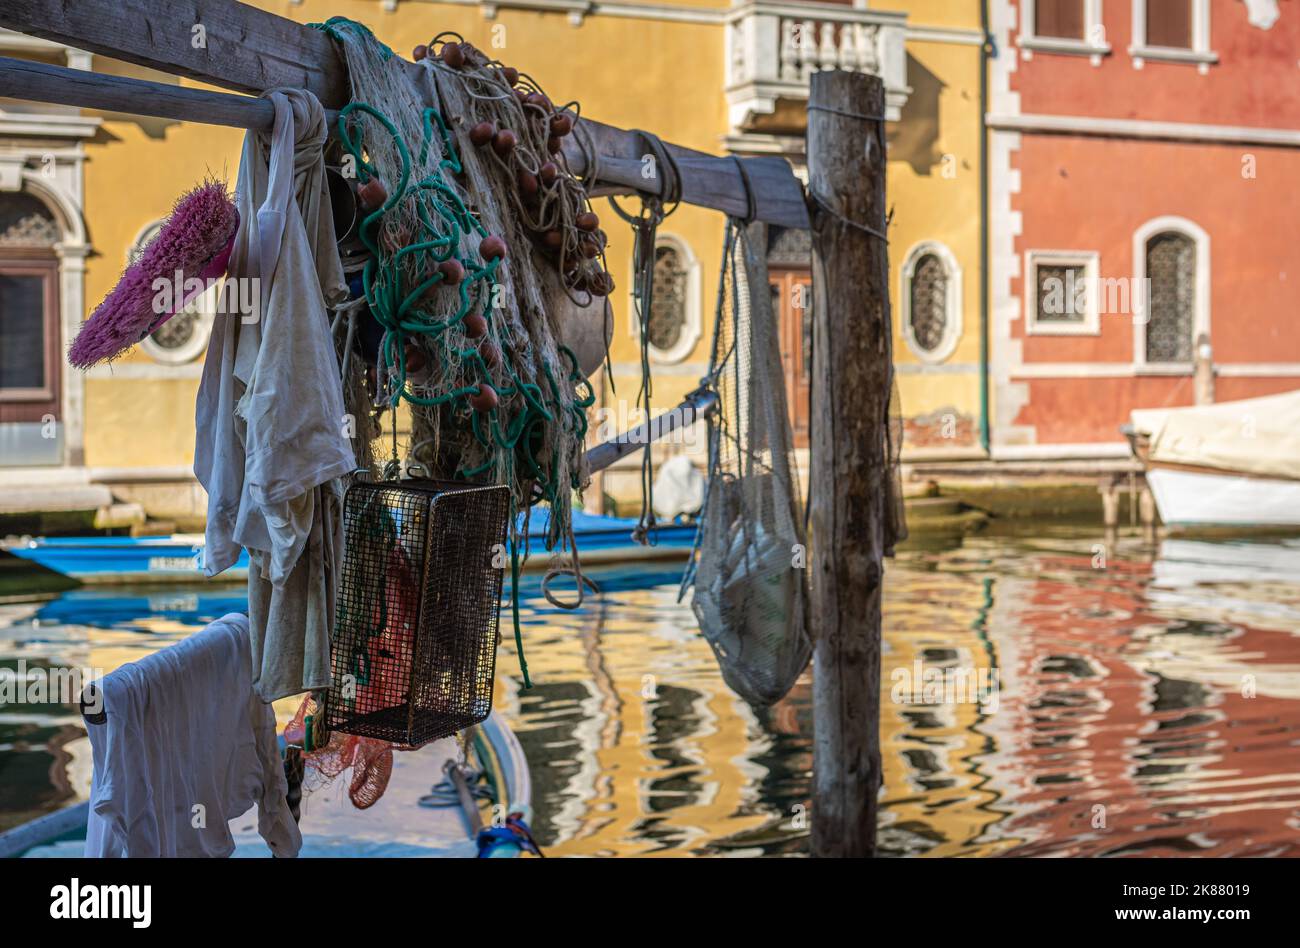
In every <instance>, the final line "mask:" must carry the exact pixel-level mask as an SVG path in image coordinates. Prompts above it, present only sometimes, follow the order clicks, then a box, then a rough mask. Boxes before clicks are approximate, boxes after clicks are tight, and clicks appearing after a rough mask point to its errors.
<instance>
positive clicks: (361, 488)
mask: <svg viewBox="0 0 1300 948" xmlns="http://www.w3.org/2000/svg"><path fill="white" fill-rule="evenodd" d="M384 491H407V492H410V493H414V494H417V495H419V498H420V500H419V504H418V509H422V510H423V511H424V513H425V523H424V525H423V527H422V529H423V536H422V537H421V538H420V544H419V546H420V550H419V555H420V562H419V564H418V569H417V574H416V588H417V589H418V605H417V607H416V613H415V621H414V632H413V641H412V644H411V654H410V657H409V659H407V661H406V662H405V668H404V675H403V678H404V679H405V684H406V688H407V691H406V694H407V700H406V709H405V711H406V714H405V726H404V728H403V729H402V731H403V733H401V734H399V733H398V728H397V727H395V726H393V725H389V724H372V723H363V721H364V719H365V718H367V717H371V716H373V715H376V714H380V713H382V711H383V710H384V709H375V710H372V711H369V712H365V713H357V712H356V711H351V712H349V711H346V710H345V709H344V707H343V706H342V702H341V701H340V700H339V699H337V698H335V696H334V695H335V693H334V692H333V691H331V692H330V693H329V694H328V695H327V698H326V715H325V717H326V721H327V723H328V727H329V729H330V730H336V731H340V732H341V733H345V734H357V735H359V736H364V737H371V738H377V739H381V740H387V741H390V742H391V743H393V744H395V745H398V746H405V747H418V746H422V745H424V744H427V743H429V742H430V741H434V740H438V739H440V738H443V737H448V736H450V735H452V734H455V733H457V732H458V731H460V730H462V729H464V728H465V727H470V726H472V725H473V724H477V723H478V722H479V721H482V720H483V719H484V718H486V717H487V714H488V713H490V711H491V707H492V700H493V697H494V691H495V677H496V651H497V630H498V628H499V624H500V607H501V591H502V585H503V582H504V576H503V574H504V570H503V569H500V568H496V567H493V568H492V569H491V574H492V579H491V580H490V581H489V582H488V583H487V584H486V585H487V587H488V588H487V590H486V591H487V592H489V593H490V595H491V597H492V606H491V618H490V619H489V620H488V621H487V628H486V629H483V630H482V637H483V638H484V639H485V640H487V641H490V643H491V644H490V646H489V645H487V644H486V642H485V643H484V644H482V645H480V646H477V647H476V650H477V651H478V652H479V653H480V657H481V658H483V659H484V660H485V661H486V663H487V667H486V673H485V675H484V677H485V679H486V708H487V711H486V712H485V713H483V714H482V715H478V714H477V712H475V711H467V712H465V713H464V714H462V715H459V716H455V715H450V714H449V715H448V716H447V719H446V720H445V721H443V722H442V723H441V724H440V725H438V726H434V727H430V726H428V725H427V723H422V722H421V721H420V720H419V718H420V716H421V715H422V714H423V713H427V712H426V711H424V710H422V706H421V703H420V701H419V700H418V697H417V695H418V692H419V688H418V685H419V676H420V674H421V672H422V671H423V670H424V666H425V665H428V664H429V661H428V659H429V656H428V654H427V652H428V649H429V648H430V647H432V646H431V644H430V643H431V641H432V639H433V638H434V632H433V629H432V628H426V622H427V621H428V620H429V618H430V607H431V606H432V605H433V603H432V602H431V599H433V598H436V595H435V593H436V590H435V588H434V585H433V580H434V579H435V578H436V577H431V570H432V569H433V568H434V566H435V562H434V561H435V559H437V557H436V555H435V553H436V543H437V541H438V539H439V532H438V531H437V530H435V529H434V526H435V523H437V519H436V518H437V510H438V506H439V503H440V502H441V501H445V500H447V499H449V498H451V497H453V496H454V497H457V498H462V499H463V498H464V497H465V496H466V495H469V494H485V493H491V494H496V495H497V498H498V499H497V502H498V503H500V505H501V512H502V514H503V515H502V516H501V517H500V524H499V529H498V531H497V532H496V534H495V535H494V536H493V537H491V538H490V540H489V543H490V544H502V545H504V543H505V542H506V535H507V528H508V524H509V489H508V488H507V487H505V486H502V485H478V484H466V483H462V482H456V481H441V480H434V479H410V480H381V481H372V480H368V479H367V480H358V481H356V482H355V483H353V484H352V485H351V486H349V488H348V490H347V493H346V495H345V497H344V505H343V506H344V516H343V520H344V531H345V537H346V536H347V530H348V527H349V525H350V523H351V521H350V519H349V515H348V510H349V505H350V503H356V502H360V503H365V502H366V500H361V499H359V498H358V496H357V494H356V493H355V492H361V493H366V494H369V495H370V496H371V498H375V497H381V496H382V493H381V492H384ZM367 499H369V498H367ZM396 506H397V505H396V504H392V503H390V504H389V509H394V508H395V507H396ZM397 543H400V541H398V540H395V545H396V544H397ZM349 555H359V554H358V553H357V552H356V551H355V550H353V549H349V548H345V550H344V554H343V563H342V564H341V568H340V574H341V577H342V579H341V581H342V582H347V581H348V578H349V575H350V571H349V569H348V565H349V564H348V558H349ZM356 568H358V569H360V568H362V567H356ZM378 595H380V596H384V595H386V590H383V589H381V590H380V591H379V593H378ZM341 598H342V596H340V599H341ZM344 621H347V622H349V623H356V622H357V621H358V620H357V619H356V618H355V617H349V618H348V619H347V620H336V628H335V630H334V635H333V636H332V637H331V655H330V664H331V668H332V670H333V671H334V674H335V677H336V682H335V685H336V687H337V676H338V675H339V673H340V671H341V670H343V669H346V668H348V667H350V665H349V662H350V659H347V660H345V661H344V662H343V663H342V664H340V655H339V654H336V652H335V649H336V647H339V648H341V647H343V645H344V642H345V641H348V642H352V641H354V640H355V634H354V633H349V634H348V635H347V637H346V639H345V638H344V636H343V635H342V634H341V627H342V625H343V623H344ZM422 655H423V656H424V661H423V662H422V661H421V656H422ZM481 697H483V696H482V695H474V696H473V697H472V698H471V701H472V702H473V703H475V704H477V703H478V701H477V699H478V698H481ZM394 707H395V706H394ZM451 724H454V725H455V726H450V725H451Z"/></svg>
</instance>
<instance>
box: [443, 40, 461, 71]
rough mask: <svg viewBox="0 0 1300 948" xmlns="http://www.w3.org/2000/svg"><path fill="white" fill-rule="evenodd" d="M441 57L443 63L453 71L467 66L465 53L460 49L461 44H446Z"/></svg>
mask: <svg viewBox="0 0 1300 948" xmlns="http://www.w3.org/2000/svg"><path fill="white" fill-rule="evenodd" d="M441 55H442V61H443V62H444V63H446V64H447V65H448V66H450V67H451V68H452V69H459V68H460V67H461V66H463V65H465V51H464V50H463V49H461V48H460V44H459V43H444V44H443V47H442V54H441Z"/></svg>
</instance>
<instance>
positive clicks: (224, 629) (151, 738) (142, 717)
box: [86, 613, 302, 858]
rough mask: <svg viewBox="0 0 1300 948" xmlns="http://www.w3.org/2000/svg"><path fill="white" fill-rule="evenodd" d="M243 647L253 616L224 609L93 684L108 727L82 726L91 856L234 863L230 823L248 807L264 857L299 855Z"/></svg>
mask: <svg viewBox="0 0 1300 948" xmlns="http://www.w3.org/2000/svg"><path fill="white" fill-rule="evenodd" d="M248 648H249V646H248V619H247V617H245V616H243V615H240V614H239V613H231V614H230V615H227V616H224V617H222V618H220V619H218V620H217V621H216V622H213V623H212V624H211V625H209V626H208V627H207V628H206V629H204V630H203V631H202V632H198V633H196V634H194V635H192V636H190V637H189V638H187V639H184V640H182V641H181V642H180V643H178V644H176V645H173V646H171V647H170V648H166V649H163V650H162V651H160V652H156V653H154V654H153V655H150V656H149V657H148V658H144V659H142V660H140V661H138V662H133V663H131V664H129V665H123V666H122V667H121V668H119V669H118V670H117V671H115V672H113V673H111V674H109V675H106V676H105V677H104V678H103V679H102V680H101V681H100V682H99V686H100V689H101V691H102V696H103V710H104V712H105V713H106V716H107V720H105V721H104V723H102V724H87V726H86V727H87V730H88V731H89V734H90V746H91V750H92V758H93V762H94V773H93V775H92V778H91V786H90V816H89V818H88V820H87V823H86V856H87V857H92V858H95V857H114V856H132V857H136V856H216V857H225V856H229V855H230V854H231V853H232V852H233V851H234V849H235V842H234V840H233V839H232V838H231V834H230V828H229V826H228V825H227V824H228V822H229V821H230V820H232V819H235V818H236V817H239V816H242V815H243V814H245V813H247V812H248V810H249V809H251V808H252V807H253V806H254V805H256V806H257V810H258V814H257V828H258V832H259V833H261V835H262V838H263V839H264V840H266V842H267V845H269V846H270V847H271V851H272V852H273V853H275V854H276V855H277V856H282V857H288V856H296V855H298V850H299V849H300V848H301V847H302V835H301V834H300V833H299V831H298V824H297V823H296V822H295V821H294V818H293V814H292V813H291V812H290V810H289V805H288V803H287V801H286V799H285V794H286V793H287V792H288V785H287V782H286V781H285V777H284V766H283V764H282V763H281V760H280V750H279V746H278V744H277V742H276V730H275V714H274V713H273V712H272V711H271V706H270V705H269V704H266V703H265V702H263V701H262V700H261V699H260V698H258V697H257V695H256V694H254V693H253V688H252V681H251V680H250V676H249V663H248ZM196 824H198V825H196Z"/></svg>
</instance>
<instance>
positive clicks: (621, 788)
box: [0, 527, 1300, 856]
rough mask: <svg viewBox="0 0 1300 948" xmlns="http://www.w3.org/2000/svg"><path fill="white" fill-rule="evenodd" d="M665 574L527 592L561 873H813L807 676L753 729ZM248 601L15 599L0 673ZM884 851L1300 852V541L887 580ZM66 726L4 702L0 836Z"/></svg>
mask: <svg viewBox="0 0 1300 948" xmlns="http://www.w3.org/2000/svg"><path fill="white" fill-rule="evenodd" d="M677 573H678V568H677V567H673V566H671V565H666V566H656V567H638V568H636V569H634V570H621V571H613V572H610V571H597V572H596V574H595V575H596V576H597V578H598V579H599V580H602V581H603V584H604V586H605V587H606V590H605V593H604V594H603V595H602V596H600V597H598V598H596V599H594V600H591V601H589V602H588V604H587V605H586V606H585V607H584V608H583V609H581V610H579V611H577V612H572V613H562V612H557V611H555V610H554V609H551V608H550V607H549V606H547V605H546V603H545V601H544V600H543V599H541V598H540V596H539V595H537V592H536V587H535V586H531V587H530V588H529V589H528V590H526V596H527V599H526V603H525V609H524V621H525V629H524V643H525V649H526V656H527V659H528V665H529V670H530V673H531V675H532V679H533V682H534V687H533V688H532V689H531V690H528V691H524V690H523V689H522V688H521V687H520V682H519V675H518V667H519V666H518V661H517V656H516V655H515V654H514V649H513V643H511V641H510V636H509V635H508V634H507V635H506V636H505V643H504V644H503V646H502V649H501V655H500V658H499V661H498V682H497V701H496V704H497V708H498V710H500V711H501V712H502V713H503V714H504V715H505V717H506V718H507V720H508V721H509V723H510V724H511V725H512V727H514V729H515V730H516V732H517V734H518V735H519V738H520V740H521V742H522V744H523V746H524V749H525V752H526V753H527V756H528V759H529V763H530V765H531V768H532V779H533V806H534V810H535V815H534V821H533V826H534V830H535V832H536V834H537V836H538V839H539V841H540V842H541V843H542V845H543V847H544V848H545V849H546V851H547V852H548V854H550V855H556V856H559V855H663V856H688V855H729V856H758V855H769V856H780V855H799V854H802V853H804V852H806V849H807V843H808V835H809V828H808V827H809V825H810V821H811V819H813V818H814V816H813V814H811V813H809V811H808V802H809V801H808V797H809V785H810V773H811V768H812V741H811V732H812V707H811V690H810V682H809V676H808V674H807V673H806V674H805V676H804V678H803V679H802V680H801V681H800V682H799V683H798V684H797V685H796V687H795V688H794V690H793V692H792V693H791V694H790V695H789V696H788V697H787V698H786V699H785V700H784V701H782V702H781V703H779V704H778V705H776V706H775V707H773V708H769V709H765V710H761V711H754V710H752V709H750V708H749V707H748V706H746V705H745V704H744V702H742V701H741V700H739V699H738V698H736V697H735V696H733V695H732V694H731V693H730V692H729V691H728V690H727V689H726V687H725V686H724V685H723V683H722V679H721V676H720V674H719V673H718V670H717V667H716V665H715V662H714V659H713V655H712V653H711V652H710V650H709V648H708V646H707V645H706V644H705V643H704V642H703V640H702V639H701V638H700V637H699V635H698V632H697V630H696V627H695V621H694V617H693V615H692V613H691V611H690V608H689V606H687V605H685V604H679V603H678V601H677V587H676V577H677ZM238 608H242V596H241V590H240V588H239V587H203V588H198V589H195V588H186V589H176V588H166V589H157V588H155V589H150V590H112V591H105V590H86V589H83V590H77V591H73V592H69V593H64V594H62V595H61V596H58V597H56V598H48V597H47V598H46V599H44V600H41V601H13V600H10V601H8V602H7V603H5V604H3V605H0V667H9V668H13V667H16V665H17V663H18V662H19V660H20V659H21V660H23V661H24V662H25V663H26V664H27V665H28V666H29V667H32V666H37V665H59V666H76V667H91V668H99V669H102V670H105V671H107V670H111V669H112V668H115V667H117V666H118V665H120V664H121V663H123V662H127V661H131V660H134V659H136V658H139V657H141V656H143V655H145V654H147V653H148V652H150V651H152V650H155V649H157V648H160V647H164V646H166V645H168V644H170V643H172V642H175V641H176V640H177V639H179V638H181V637H183V636H185V635H188V634H190V633H191V632H193V631H194V630H196V629H198V628H201V627H202V625H203V624H204V623H205V622H206V621H208V620H210V619H211V618H214V617H215V616H218V615H221V614H223V613H225V612H228V611H231V610H233V609H238ZM881 724H882V749H883V760H884V774H885V786H884V792H883V796H882V807H881V816H880V829H881V833H880V839H881V845H882V848H883V850H884V852H885V853H886V854H889V855H897V856H958V855H961V856H998V855H1058V856H1071V855H1077V856H1102V855H1206V856H1226V855H1241V856H1245V855H1300V541H1296V540H1272V541H1268V542H1208V541H1204V542H1203V541H1194V540H1179V539H1171V540H1164V541H1162V542H1161V543H1159V544H1158V545H1157V546H1155V547H1152V546H1148V545H1145V544H1144V543H1142V542H1141V541H1140V540H1139V539H1137V538H1120V539H1118V540H1117V541H1115V542H1112V543H1109V544H1108V543H1107V542H1106V541H1105V539H1104V538H1103V537H1102V536H1101V534H1100V532H1099V531H1097V530H1092V529H1083V528H1065V527H1062V528H1056V529H1048V530H1042V529H1040V530H1037V532H1036V533H1035V535H1033V536H1027V535H1024V534H1020V535H1015V534H1009V533H1008V534H985V535H980V536H976V537H970V538H966V539H965V540H962V541H952V542H951V543H948V544H947V545H934V546H933V547H930V548H926V547H914V548H912V549H909V550H905V551H900V554H899V556H898V557H897V559H896V560H895V561H893V562H892V563H890V564H889V566H888V568H887V577H886V592H885V641H884V656H883V662H882V722H881ZM87 751H88V747H87V741H86V737H85V731H84V728H83V726H82V723H81V719H80V717H79V715H78V714H77V713H76V711H75V709H73V708H70V707H59V706H49V705H9V706H5V707H3V708H0V828H5V827H8V826H12V825H16V824H17V823H19V822H22V821H24V820H26V819H29V818H31V817H33V816H36V815H39V814H40V813H43V812H48V811H49V810H52V809H55V808H57V807H59V806H62V805H66V804H67V803H69V802H72V801H74V800H76V799H78V798H82V797H84V794H85V792H86V789H87V787H88V785H89V773H88V770H87V767H88V765H87V761H88V756H89V755H88V752H87Z"/></svg>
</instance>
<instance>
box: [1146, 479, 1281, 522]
mask: <svg viewBox="0 0 1300 948" xmlns="http://www.w3.org/2000/svg"><path fill="white" fill-rule="evenodd" d="M1146 478H1147V483H1148V484H1149V485H1150V486H1151V493H1152V494H1153V495H1154V497H1155V501H1156V507H1157V508H1158V509H1159V510H1160V519H1161V520H1163V521H1164V522H1165V524H1167V525H1169V526H1201V525H1205V526H1243V527H1244V526H1251V527H1258V526H1267V527H1284V526H1300V481H1289V480H1275V479H1272V478H1266V477H1246V476H1243V475H1240V474H1233V473H1229V472H1222V473H1219V472H1210V471H1188V470H1175V469H1170V468H1160V467H1152V468H1149V469H1148V470H1147V475H1146Z"/></svg>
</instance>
